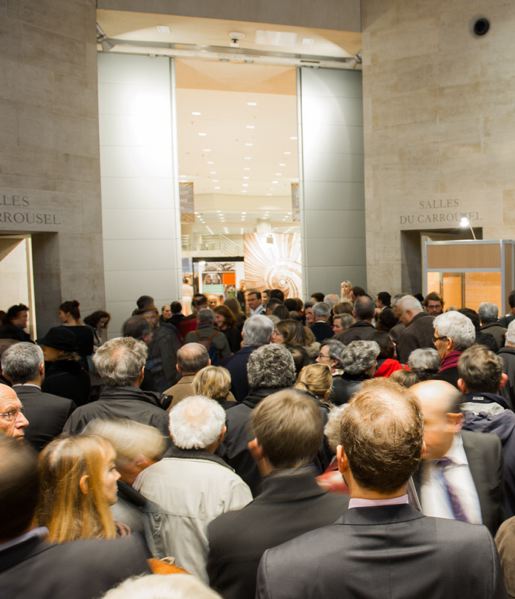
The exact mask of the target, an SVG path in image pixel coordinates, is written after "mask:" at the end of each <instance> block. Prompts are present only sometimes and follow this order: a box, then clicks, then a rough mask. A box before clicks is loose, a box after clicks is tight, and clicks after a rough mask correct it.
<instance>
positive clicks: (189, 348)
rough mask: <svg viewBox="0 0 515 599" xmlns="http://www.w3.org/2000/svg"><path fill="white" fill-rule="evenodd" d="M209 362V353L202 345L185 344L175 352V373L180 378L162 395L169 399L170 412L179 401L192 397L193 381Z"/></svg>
mask: <svg viewBox="0 0 515 599" xmlns="http://www.w3.org/2000/svg"><path fill="white" fill-rule="evenodd" d="M209 364H211V360H210V359H209V353H208V351H207V349H206V346H205V345H202V343H195V342H193V341H192V342H190V343H185V344H184V345H183V346H182V347H181V348H180V349H179V350H178V351H177V366H176V368H177V372H178V373H179V374H180V375H181V378H180V379H179V380H178V381H177V383H175V385H173V386H172V387H170V388H169V389H167V390H166V391H165V392H164V394H165V395H168V396H169V397H171V398H172V399H171V403H170V406H169V407H168V409H169V410H171V409H172V408H173V407H175V406H176V405H177V404H178V403H179V402H180V401H182V400H183V399H185V398H186V397H190V395H194V392H193V379H194V378H195V375H196V374H197V372H198V371H199V370H202V368H204V367H206V366H209Z"/></svg>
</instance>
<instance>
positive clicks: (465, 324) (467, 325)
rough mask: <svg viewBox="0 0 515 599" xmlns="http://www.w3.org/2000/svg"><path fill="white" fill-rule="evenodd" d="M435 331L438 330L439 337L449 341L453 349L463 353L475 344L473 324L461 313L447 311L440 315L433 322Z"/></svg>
mask: <svg viewBox="0 0 515 599" xmlns="http://www.w3.org/2000/svg"><path fill="white" fill-rule="evenodd" d="M433 327H434V329H435V331H436V330H437V329H438V335H439V336H440V337H447V338H448V339H451V340H452V342H453V344H454V348H455V349H457V350H458V351H463V350H465V349H467V348H468V347H470V346H471V345H474V343H475V342H476V329H475V328H474V324H473V323H472V321H471V320H470V318H467V316H465V315H464V314H462V313H461V312H457V311H456V310H449V312H444V313H443V314H440V315H439V316H437V317H436V318H435V319H434V320H433Z"/></svg>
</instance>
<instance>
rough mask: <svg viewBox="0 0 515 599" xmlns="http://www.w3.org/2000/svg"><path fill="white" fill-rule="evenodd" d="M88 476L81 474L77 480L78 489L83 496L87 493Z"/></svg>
mask: <svg viewBox="0 0 515 599" xmlns="http://www.w3.org/2000/svg"><path fill="white" fill-rule="evenodd" d="M88 479H89V475H88V474H83V475H82V476H81V477H80V480H79V488H80V490H81V492H82V494H83V495H87V494H88V493H89V481H88Z"/></svg>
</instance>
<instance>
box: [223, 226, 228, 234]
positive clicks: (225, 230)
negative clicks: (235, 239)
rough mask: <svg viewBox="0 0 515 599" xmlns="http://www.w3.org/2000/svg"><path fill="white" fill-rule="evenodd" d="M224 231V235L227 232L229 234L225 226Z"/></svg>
mask: <svg viewBox="0 0 515 599" xmlns="http://www.w3.org/2000/svg"><path fill="white" fill-rule="evenodd" d="M224 233H225V234H226V235H228V234H229V229H228V228H227V227H224Z"/></svg>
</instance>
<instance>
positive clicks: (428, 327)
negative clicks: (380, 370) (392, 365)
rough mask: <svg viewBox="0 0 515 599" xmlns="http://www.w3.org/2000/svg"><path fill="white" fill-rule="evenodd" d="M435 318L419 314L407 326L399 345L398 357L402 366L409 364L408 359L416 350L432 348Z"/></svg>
mask: <svg viewBox="0 0 515 599" xmlns="http://www.w3.org/2000/svg"><path fill="white" fill-rule="evenodd" d="M433 320H434V318H433V316H431V315H430V314H426V313H425V312H419V313H418V314H417V315H416V316H414V317H413V319H412V321H411V322H410V323H409V324H408V325H407V326H406V328H405V329H404V330H403V331H402V333H401V334H400V337H399V342H398V343H397V357H398V358H399V362H401V363H402V364H407V363H408V358H409V356H410V354H411V352H412V351H413V350H414V349H418V348H419V347H432V348H434V343H433V335H434V328H433Z"/></svg>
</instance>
